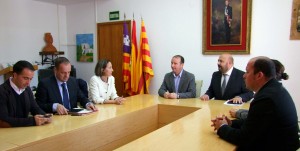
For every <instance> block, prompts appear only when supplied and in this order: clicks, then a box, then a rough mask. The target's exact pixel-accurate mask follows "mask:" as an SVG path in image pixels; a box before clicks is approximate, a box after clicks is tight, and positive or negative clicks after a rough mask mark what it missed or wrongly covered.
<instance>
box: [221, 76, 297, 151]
mask: <svg viewBox="0 0 300 151" xmlns="http://www.w3.org/2000/svg"><path fill="white" fill-rule="evenodd" d="M298 130H299V128H298V117H297V112H296V108H295V104H294V102H293V100H292V98H291V96H290V94H289V93H288V92H287V90H286V89H285V88H284V87H283V86H282V84H281V83H279V82H278V81H277V80H275V79H272V80H270V81H269V82H268V83H266V84H265V85H264V86H263V87H262V88H261V89H260V90H259V91H258V92H257V93H256V94H255V96H254V100H253V101H252V102H251V104H250V109H249V113H248V117H247V118H246V119H245V120H234V121H233V123H232V127H229V126H228V125H224V126H222V127H221V128H220V129H219V130H218V135H219V136H220V137H221V138H223V139H225V140H227V141H229V142H231V143H233V144H235V145H237V146H238V150H251V151H253V150H278V151H279V150H280V151H281V150H284V151H290V150H293V151H294V150H297V149H298V148H299V138H298Z"/></svg>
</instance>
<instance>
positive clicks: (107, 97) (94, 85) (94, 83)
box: [89, 59, 125, 104]
mask: <svg viewBox="0 0 300 151" xmlns="http://www.w3.org/2000/svg"><path fill="white" fill-rule="evenodd" d="M113 71H114V70H113V68H112V64H111V62H110V61H109V60H106V59H102V60H99V61H98V63H97V64H96V67H95V75H94V76H93V77H92V78H91V79H90V81H89V99H90V100H92V101H93V102H94V103H100V104H122V103H123V101H124V100H125V98H123V97H119V96H118V94H117V91H116V87H115V78H114V77H113V76H112V72H113Z"/></svg>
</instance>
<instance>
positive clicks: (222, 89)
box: [221, 74, 226, 96]
mask: <svg viewBox="0 0 300 151" xmlns="http://www.w3.org/2000/svg"><path fill="white" fill-rule="evenodd" d="M225 88H226V74H223V82H222V86H221V91H222V96H223V95H224V92H225Z"/></svg>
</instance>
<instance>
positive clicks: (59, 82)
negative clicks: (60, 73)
mask: <svg viewBox="0 0 300 151" xmlns="http://www.w3.org/2000/svg"><path fill="white" fill-rule="evenodd" d="M55 78H56V77H55ZM56 81H57V84H58V85H59V86H61V84H63V83H67V82H62V81H60V80H58V79H57V78H56Z"/></svg>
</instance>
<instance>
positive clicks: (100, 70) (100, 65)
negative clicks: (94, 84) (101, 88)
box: [95, 59, 110, 76]
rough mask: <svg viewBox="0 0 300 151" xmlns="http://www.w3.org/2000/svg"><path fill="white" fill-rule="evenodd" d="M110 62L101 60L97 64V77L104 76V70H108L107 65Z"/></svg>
mask: <svg viewBox="0 0 300 151" xmlns="http://www.w3.org/2000/svg"><path fill="white" fill-rule="evenodd" d="M109 62H110V61H109V60H107V59H101V60H99V61H98V62H97V64H96V67H95V75H96V76H103V74H104V72H103V71H104V69H105V68H106V66H107V64H108V63H109Z"/></svg>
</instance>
